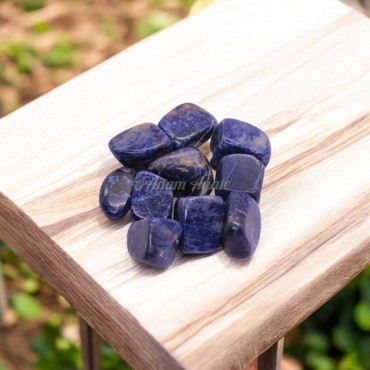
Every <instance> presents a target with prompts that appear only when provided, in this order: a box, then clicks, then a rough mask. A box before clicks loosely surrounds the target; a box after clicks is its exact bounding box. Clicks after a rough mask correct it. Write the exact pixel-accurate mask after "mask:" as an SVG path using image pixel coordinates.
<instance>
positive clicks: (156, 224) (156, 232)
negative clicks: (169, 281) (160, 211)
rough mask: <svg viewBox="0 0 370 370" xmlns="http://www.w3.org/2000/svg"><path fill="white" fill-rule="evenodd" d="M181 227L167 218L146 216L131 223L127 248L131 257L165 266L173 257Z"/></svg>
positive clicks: (146, 262)
mask: <svg viewBox="0 0 370 370" xmlns="http://www.w3.org/2000/svg"><path fill="white" fill-rule="evenodd" d="M181 234H182V227H181V224H180V223H179V222H177V221H175V220H169V219H167V218H146V219H143V220H141V221H135V222H133V223H132V224H131V226H130V228H129V230H128V234H127V248H128V252H129V254H130V256H131V257H133V258H134V259H135V260H137V261H140V262H142V263H144V264H146V265H150V266H154V267H158V268H166V267H168V266H169V265H171V263H172V262H173V260H174V259H175V256H176V251H177V248H178V244H179V241H180V239H181Z"/></svg>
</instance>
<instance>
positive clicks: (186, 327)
mask: <svg viewBox="0 0 370 370" xmlns="http://www.w3.org/2000/svg"><path fill="white" fill-rule="evenodd" d="M369 40H370V22H369V20H368V19H367V18H365V17H364V16H362V15H360V14H357V13H355V12H354V11H352V10H350V8H348V7H347V6H345V5H343V4H341V3H339V2H336V1H334V0H298V1H297V0H266V1H263V2H261V1H257V0H250V1H245V0H229V1H225V2H219V3H216V4H215V5H214V6H211V7H210V8H209V9H207V10H206V11H204V12H202V13H200V14H198V15H196V16H194V17H192V18H190V19H187V20H185V21H183V22H180V23H179V24H177V25H176V26H174V27H172V28H170V29H168V30H166V31H164V32H161V33H159V34H158V35H155V36H153V37H150V38H148V39H146V40H144V41H143V42H140V43H138V44H136V45H135V46H133V47H131V48H130V49H128V50H126V51H125V52H123V53H121V54H118V55H117V56H115V57H113V58H111V59H110V60H108V61H106V62H105V63H103V64H101V65H99V66H98V67H96V68H94V69H92V70H90V71H88V72H87V73H85V74H83V75H81V76H79V77H78V78H76V79H74V80H72V81H70V82H69V83H67V84H65V85H63V86H61V87H59V88H57V89H56V90H54V91H52V92H51V93H49V94H47V95H45V96H44V97H42V98H41V99H38V100H36V101H35V102H33V103H31V104H29V105H27V106H26V107H24V108H22V109H20V110H18V111H17V112H15V113H13V114H11V115H10V116H8V117H6V118H4V119H3V120H2V121H1V123H0V140H1V145H0V158H2V161H1V163H0V190H1V193H2V194H1V196H0V236H1V237H2V238H3V239H4V240H5V241H6V242H7V243H8V244H9V245H10V246H11V247H12V248H13V249H14V250H15V251H16V252H17V253H18V254H19V255H20V256H21V257H22V258H23V259H24V260H25V261H27V262H28V263H29V264H30V266H31V267H32V268H34V269H35V270H36V271H37V272H38V273H39V274H40V275H41V276H42V277H44V278H45V279H46V280H48V281H49V282H50V283H51V284H52V285H53V286H54V287H56V289H58V290H59V291H60V292H61V293H62V294H63V295H64V296H65V297H66V298H67V299H68V300H69V301H70V302H71V303H72V305H73V306H74V307H75V308H76V309H77V311H78V312H79V313H80V315H81V316H82V317H83V318H84V319H85V320H86V322H87V323H88V324H89V325H90V326H92V327H94V328H95V329H96V330H97V331H98V332H99V334H100V335H101V337H102V338H103V339H105V340H107V341H108V342H109V343H110V344H111V345H112V346H113V347H114V348H115V349H116V350H117V351H118V352H119V353H120V354H121V355H122V356H123V357H124V358H125V359H126V360H127V361H128V362H129V363H130V364H131V365H132V366H133V367H134V368H137V369H146V370H147V369H156V370H158V369H177V368H178V369H180V368H186V369H216V370H217V369H222V370H224V369H242V368H243V365H244V364H246V363H249V362H251V361H252V360H253V359H255V358H256V357H257V356H258V354H260V353H262V352H263V351H264V350H266V349H267V348H269V347H270V346H271V345H272V344H273V343H275V342H276V341H277V340H278V339H279V338H281V337H282V336H283V335H284V334H285V333H286V332H287V331H289V330H290V329H291V328H292V327H293V326H295V325H296V324H298V323H299V322H300V321H302V320H303V319H304V318H305V317H307V316H308V315H309V314H310V313H312V312H313V311H314V310H315V309H317V308H318V307H319V306H320V305H322V304H323V303H324V302H325V301H327V300H328V299H329V298H330V297H331V296H332V295H333V294H335V293H336V292H337V291H338V290H339V289H341V288H342V287H343V286H344V285H345V284H346V283H347V282H348V281H349V280H350V279H351V278H352V277H354V276H355V275H356V274H358V273H359V272H360V271H361V270H362V269H363V268H365V267H366V266H368V265H369V263H370V241H369V230H370V217H369V214H370V189H369V188H370V185H369V184H370V168H369V163H368V161H366V158H369V155H370V106H369V101H370V89H369V86H370V63H369V60H370V48H369V47H368V45H369ZM185 101H192V102H194V103H198V104H200V105H202V106H203V107H204V108H205V109H207V110H209V111H211V112H212V113H213V114H214V115H215V116H216V117H217V118H219V119H222V118H224V117H228V116H229V117H230V116H231V117H235V118H240V119H244V120H247V121H249V122H251V123H254V124H256V125H258V126H259V127H261V128H263V129H264V130H266V131H267V132H268V133H269V135H270V137H271V141H272V146H273V155H272V160H271V163H270V165H269V167H268V169H267V172H266V177H265V183H264V189H263V195H262V200H261V212H262V217H263V225H262V227H263V229H262V238H261V242H260V245H259V247H258V250H257V252H256V255H255V256H254V258H253V259H252V260H251V261H250V262H249V263H238V262H236V261H232V260H230V258H228V257H227V256H226V255H224V254H223V253H222V252H220V253H216V254H215V255H213V256H210V257H206V258H204V257H203V258H202V257H198V258H189V257H187V258H185V257H178V258H177V260H176V261H175V264H174V266H173V267H171V268H170V269H169V270H167V271H165V272H156V271H153V270H150V269H146V268H143V267H141V266H139V265H137V264H136V263H134V262H133V261H132V260H131V259H130V257H129V256H128V253H127V250H126V246H125V245H126V234H127V230H128V227H129V219H128V218H125V219H124V220H123V221H119V222H111V221H108V220H107V219H105V217H104V216H103V215H102V214H101V212H100V211H99V208H98V201H97V197H98V191H99V187H100V184H101V182H102V180H103V178H104V177H105V175H106V174H107V173H108V172H109V171H111V170H113V169H114V168H116V167H118V166H119V164H118V163H117V162H116V161H115V159H114V158H113V157H112V156H111V155H110V153H109V151H108V148H107V142H108V140H109V139H110V138H111V137H112V136H113V135H114V134H116V133H118V132H119V131H121V130H123V129H124V128H126V127H130V126H133V125H135V124H138V123H141V122H145V121H152V122H158V120H159V119H160V117H161V116H162V115H163V114H164V113H166V112H167V111H168V110H170V109H171V108H172V107H174V106H175V105H177V104H179V103H182V102H185ZM203 149H204V150H205V151H206V152H207V153H208V152H209V147H208V146H207V145H205V146H204V148H203Z"/></svg>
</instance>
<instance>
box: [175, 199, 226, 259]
mask: <svg viewBox="0 0 370 370" xmlns="http://www.w3.org/2000/svg"><path fill="white" fill-rule="evenodd" d="M223 203H224V201H223V199H222V198H221V197H218V196H212V195H208V196H207V195H203V196H198V197H185V198H180V199H178V200H177V203H176V206H175V217H176V219H177V220H179V221H180V223H181V225H182V228H183V237H182V240H181V250H182V252H183V253H185V254H204V253H212V252H214V251H215V250H216V249H217V248H218V246H219V244H220V238H221V231H222V223H223V217H224V204H223Z"/></svg>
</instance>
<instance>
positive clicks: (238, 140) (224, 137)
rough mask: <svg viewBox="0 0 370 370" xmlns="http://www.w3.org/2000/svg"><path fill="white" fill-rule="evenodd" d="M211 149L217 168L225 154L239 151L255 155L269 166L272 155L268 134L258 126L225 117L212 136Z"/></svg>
mask: <svg viewBox="0 0 370 370" xmlns="http://www.w3.org/2000/svg"><path fill="white" fill-rule="evenodd" d="M211 151H212V153H213V157H212V159H211V165H212V166H213V168H217V166H218V164H219V162H220V160H221V158H222V157H224V156H225V155H229V154H237V153H240V154H251V155H254V156H255V157H256V158H258V159H259V160H260V161H261V162H262V164H263V165H264V166H267V164H268V163H269V161H270V157H271V144H270V140H269V138H268V136H267V135H266V134H265V133H264V132H263V131H262V130H260V129H259V128H258V127H256V126H253V125H251V124H249V123H246V122H243V121H239V120H236V119H233V118H225V119H224V120H222V121H221V122H220V124H219V125H218V126H217V128H216V130H215V132H214V134H213V136H212V139H211Z"/></svg>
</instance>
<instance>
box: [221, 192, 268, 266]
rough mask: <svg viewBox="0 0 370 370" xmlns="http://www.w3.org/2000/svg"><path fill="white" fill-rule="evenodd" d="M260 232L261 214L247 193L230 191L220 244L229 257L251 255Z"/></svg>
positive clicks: (246, 256) (244, 257)
mask: <svg viewBox="0 0 370 370" xmlns="http://www.w3.org/2000/svg"><path fill="white" fill-rule="evenodd" d="M260 234H261V214H260V210H259V207H258V204H257V202H256V201H255V200H254V199H253V198H252V197H251V196H250V195H249V194H248V193H239V192H235V193H234V192H232V193H230V194H229V195H228V197H227V199H226V206H225V222H224V229H223V233H222V246H223V248H224V251H225V252H226V253H227V254H228V255H229V256H231V257H234V258H238V259H241V260H244V259H247V258H250V257H252V256H253V254H254V252H255V250H256V247H257V244H258V242H259V239H260Z"/></svg>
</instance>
